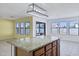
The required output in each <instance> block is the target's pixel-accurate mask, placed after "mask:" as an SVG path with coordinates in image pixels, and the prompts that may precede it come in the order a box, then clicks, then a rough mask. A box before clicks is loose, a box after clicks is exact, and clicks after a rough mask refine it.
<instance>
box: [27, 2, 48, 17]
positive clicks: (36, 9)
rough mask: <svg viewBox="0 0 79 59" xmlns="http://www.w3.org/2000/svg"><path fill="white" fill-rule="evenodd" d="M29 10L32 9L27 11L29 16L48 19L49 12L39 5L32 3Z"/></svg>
mask: <svg viewBox="0 0 79 59" xmlns="http://www.w3.org/2000/svg"><path fill="white" fill-rule="evenodd" d="M29 8H30V9H28V10H27V14H30V15H35V16H42V17H43V16H44V17H48V15H47V14H46V12H47V11H46V10H45V9H43V8H42V7H40V6H38V5H37V4H34V3H32V4H30V5H29Z"/></svg>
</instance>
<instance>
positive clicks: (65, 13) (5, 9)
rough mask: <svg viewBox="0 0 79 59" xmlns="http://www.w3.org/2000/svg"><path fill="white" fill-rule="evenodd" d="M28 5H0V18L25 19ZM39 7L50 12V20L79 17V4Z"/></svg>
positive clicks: (46, 4) (51, 4)
mask: <svg viewBox="0 0 79 59" xmlns="http://www.w3.org/2000/svg"><path fill="white" fill-rule="evenodd" d="M28 4H29V3H0V18H19V17H25V16H26V15H27V14H26V10H27V9H28ZM37 4H38V3H37ZM38 5H39V6H41V7H43V8H44V9H46V10H47V11H48V15H49V17H48V19H57V18H64V17H73V16H79V3H41V4H38Z"/></svg>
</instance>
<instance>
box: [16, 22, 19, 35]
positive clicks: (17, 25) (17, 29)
mask: <svg viewBox="0 0 79 59" xmlns="http://www.w3.org/2000/svg"><path fill="white" fill-rule="evenodd" d="M19 26H20V24H19V23H16V33H17V34H20V32H19Z"/></svg>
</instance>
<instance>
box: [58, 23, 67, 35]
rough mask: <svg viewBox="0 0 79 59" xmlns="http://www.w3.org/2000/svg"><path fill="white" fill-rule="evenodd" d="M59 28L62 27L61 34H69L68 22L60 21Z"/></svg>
mask: <svg viewBox="0 0 79 59" xmlns="http://www.w3.org/2000/svg"><path fill="white" fill-rule="evenodd" d="M59 28H60V34H67V23H66V22H60V24H59Z"/></svg>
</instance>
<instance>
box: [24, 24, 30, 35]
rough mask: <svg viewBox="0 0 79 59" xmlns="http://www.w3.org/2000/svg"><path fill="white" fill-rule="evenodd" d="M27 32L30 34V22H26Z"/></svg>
mask: <svg viewBox="0 0 79 59" xmlns="http://www.w3.org/2000/svg"><path fill="white" fill-rule="evenodd" d="M25 34H30V22H26V23H25Z"/></svg>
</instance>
